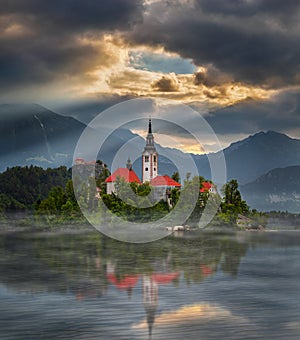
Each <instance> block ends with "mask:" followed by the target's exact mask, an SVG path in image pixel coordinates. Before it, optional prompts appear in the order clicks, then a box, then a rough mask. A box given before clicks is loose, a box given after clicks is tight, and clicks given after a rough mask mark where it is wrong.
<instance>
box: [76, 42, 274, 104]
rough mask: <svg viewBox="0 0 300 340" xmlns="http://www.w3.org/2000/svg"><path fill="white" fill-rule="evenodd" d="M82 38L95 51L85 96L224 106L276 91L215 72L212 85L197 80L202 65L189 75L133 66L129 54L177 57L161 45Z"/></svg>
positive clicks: (210, 82) (265, 97)
mask: <svg viewBox="0 0 300 340" xmlns="http://www.w3.org/2000/svg"><path fill="white" fill-rule="evenodd" d="M82 41H83V42H84V43H86V44H91V45H92V46H93V47H94V48H97V49H98V52H99V63H98V66H97V67H96V68H95V69H92V70H90V71H89V72H88V73H87V76H89V77H90V78H91V79H94V81H92V83H91V84H90V85H88V86H84V87H83V91H84V93H85V94H86V95H90V94H93V95H97V94H98V93H107V94H117V95H121V96H123V95H132V96H152V97H164V98H169V99H173V100H177V101H179V102H182V103H188V102H194V101H199V102H207V103H215V104H218V105H221V106H227V105H232V104H235V103H237V102H240V101H243V100H245V99H247V98H252V99H259V100H261V99H267V98H269V97H271V96H272V95H274V94H275V93H276V91H274V90H266V89H263V88H259V87H255V86H248V85H245V84H242V83H236V82H232V81H230V79H229V78H228V77H224V76H222V77H220V76H218V75H217V76H218V81H217V82H216V84H214V79H212V80H210V81H207V79H206V82H203V83H201V82H199V79H198V78H197V75H198V74H199V73H201V74H205V72H206V68H205V67H203V66H199V67H198V68H197V71H196V72H194V73H190V74H180V73H176V70H174V72H168V73H165V72H161V71H153V70H149V69H141V68H136V67H135V66H134V63H133V62H132V59H133V57H132V53H135V54H136V55H141V54H143V53H152V54H154V55H156V56H159V55H161V56H162V57H164V58H166V57H176V56H177V57H178V58H180V56H179V55H176V54H175V53H169V52H166V51H165V50H164V48H163V47H158V48H151V47H147V46H130V45H128V44H126V42H124V40H122V39H121V38H120V37H119V36H118V35H105V36H104V37H102V38H101V39H99V40H97V39H96V38H94V37H93V38H88V37H86V38H84V39H83V40H82ZM212 76H214V74H213V75H212ZM220 79H221V81H220ZM210 84H212V85H211V86H210ZM81 90H82V89H81Z"/></svg>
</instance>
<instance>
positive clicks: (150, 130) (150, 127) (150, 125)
mask: <svg viewBox="0 0 300 340" xmlns="http://www.w3.org/2000/svg"><path fill="white" fill-rule="evenodd" d="M148 133H152V124H151V118H149V127H148Z"/></svg>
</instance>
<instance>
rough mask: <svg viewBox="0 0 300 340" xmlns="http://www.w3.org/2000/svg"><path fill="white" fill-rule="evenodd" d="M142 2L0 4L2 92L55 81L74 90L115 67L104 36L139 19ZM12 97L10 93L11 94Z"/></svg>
mask: <svg viewBox="0 0 300 340" xmlns="http://www.w3.org/2000/svg"><path fill="white" fill-rule="evenodd" d="M142 10H143V7H142V1H141V0H103V1H97V0H88V1H73V0H53V1H45V0H18V1H6V0H3V1H1V2H0V28H1V33H0V46H1V48H0V65H1V66H0V74H1V78H0V90H1V92H2V96H3V97H6V95H7V94H11V93H12V92H14V91H16V90H17V91H21V92H22V91H23V92H24V91H25V92H26V90H27V89H26V88H25V87H26V86H31V85H32V86H34V85H35V86H36V87H37V89H38V88H39V87H40V86H44V85H45V84H47V85H48V86H49V87H50V86H51V83H52V82H55V83H56V85H55V86H56V87H57V88H58V92H59V91H61V89H62V88H65V87H68V88H70V89H74V88H76V87H79V86H80V85H81V86H82V85H83V84H86V83H88V82H91V81H92V80H94V78H93V75H92V73H91V71H92V70H95V69H97V68H99V67H103V66H108V64H110V63H114V57H115V55H112V54H111V53H109V51H108V49H107V44H105V36H106V35H107V33H109V32H116V31H117V30H127V29H130V27H131V26H132V25H134V24H135V23H136V22H138V21H140V20H141V18H142V17H141V12H142ZM12 97H13V95H12Z"/></svg>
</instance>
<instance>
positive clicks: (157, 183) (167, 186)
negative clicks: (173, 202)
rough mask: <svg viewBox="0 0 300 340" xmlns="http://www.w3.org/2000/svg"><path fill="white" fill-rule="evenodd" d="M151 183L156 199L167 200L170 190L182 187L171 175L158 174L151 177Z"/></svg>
mask: <svg viewBox="0 0 300 340" xmlns="http://www.w3.org/2000/svg"><path fill="white" fill-rule="evenodd" d="M150 185H151V186H152V187H153V196H154V199H155V200H165V201H166V200H167V199H168V193H169V192H170V190H172V189H175V188H178V189H179V188H180V187H181V184H180V183H178V182H176V181H175V180H174V179H172V178H171V177H169V176H166V175H165V176H156V177H155V178H153V179H151V181H150Z"/></svg>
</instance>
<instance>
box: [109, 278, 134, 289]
mask: <svg viewBox="0 0 300 340" xmlns="http://www.w3.org/2000/svg"><path fill="white" fill-rule="evenodd" d="M139 278H140V276H139V275H126V276H125V277H124V278H123V279H122V280H118V279H117V278H116V277H115V275H114V274H107V279H108V280H109V281H110V282H111V283H112V284H114V285H115V286H116V287H117V288H119V289H128V288H133V287H134V286H135V285H136V284H137V283H138V280H139Z"/></svg>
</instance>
